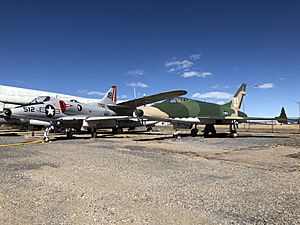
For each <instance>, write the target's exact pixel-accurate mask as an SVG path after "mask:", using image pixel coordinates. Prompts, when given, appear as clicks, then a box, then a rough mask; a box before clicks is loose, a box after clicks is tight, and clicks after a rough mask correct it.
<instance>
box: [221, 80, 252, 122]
mask: <svg viewBox="0 0 300 225" xmlns="http://www.w3.org/2000/svg"><path fill="white" fill-rule="evenodd" d="M246 86H247V85H246V84H245V83H243V84H242V85H241V86H240V88H239V89H238V90H237V92H236V93H235V95H234V97H233V99H232V100H231V101H230V102H228V103H226V104H225V105H226V106H228V107H230V108H232V109H233V110H234V111H235V116H238V111H239V110H240V108H241V105H242V102H243V99H244V96H245V95H246Z"/></svg>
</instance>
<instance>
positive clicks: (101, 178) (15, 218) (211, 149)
mask: <svg viewBox="0 0 300 225" xmlns="http://www.w3.org/2000/svg"><path fill="white" fill-rule="evenodd" d="M11 135H13V134H11ZM99 136H100V137H99V138H97V139H89V138H87V137H88V136H85V135H77V138H75V139H72V140H65V139H64V138H62V137H61V138H57V139H54V137H53V136H52V138H51V139H52V142H50V143H42V144H41V143H39V144H32V145H21V146H17V147H14V146H3V145H4V144H9V143H16V142H17V143H21V142H24V141H32V140H37V139H36V138H32V137H27V138H26V137H24V136H23V134H20V135H19V136H8V135H3V134H0V145H1V147H0V187H1V188H0V224H300V186H299V184H300V179H299V178H300V159H299V157H295V156H297V154H299V152H300V150H299V146H300V138H299V137H298V135H285V134H268V135H264V134H257V133H256V134H255V135H252V134H248V133H243V134H241V135H240V137H239V138H237V139H231V138H208V139H204V138H203V137H201V136H198V137H196V138H191V137H187V136H186V137H185V136H183V137H182V138H179V139H172V138H170V134H168V133H158V132H154V133H152V134H143V133H141V134H139V133H135V134H123V135H116V136H112V135H109V134H105V133H103V134H100V135H99ZM58 137H59V136H58Z"/></svg>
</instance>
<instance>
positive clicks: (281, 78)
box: [278, 77, 286, 80]
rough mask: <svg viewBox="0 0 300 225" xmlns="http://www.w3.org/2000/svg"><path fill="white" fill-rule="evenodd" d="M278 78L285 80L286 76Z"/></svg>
mask: <svg viewBox="0 0 300 225" xmlns="http://www.w3.org/2000/svg"><path fill="white" fill-rule="evenodd" d="M278 80H286V77H280V78H279V79H278Z"/></svg>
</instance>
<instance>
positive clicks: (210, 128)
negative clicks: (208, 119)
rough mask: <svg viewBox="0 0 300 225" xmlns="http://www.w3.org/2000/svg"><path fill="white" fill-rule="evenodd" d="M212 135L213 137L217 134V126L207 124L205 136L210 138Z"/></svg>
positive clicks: (204, 131)
mask: <svg viewBox="0 0 300 225" xmlns="http://www.w3.org/2000/svg"><path fill="white" fill-rule="evenodd" d="M210 133H211V135H216V134H217V131H216V129H215V126H214V125H213V124H206V125H205V127H204V130H203V136H204V137H208V136H209V134H210Z"/></svg>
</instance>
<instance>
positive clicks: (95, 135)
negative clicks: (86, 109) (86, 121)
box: [91, 128, 97, 138]
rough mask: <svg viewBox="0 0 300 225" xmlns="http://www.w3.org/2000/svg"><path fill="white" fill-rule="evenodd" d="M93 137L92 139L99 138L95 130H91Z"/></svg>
mask: <svg viewBox="0 0 300 225" xmlns="http://www.w3.org/2000/svg"><path fill="white" fill-rule="evenodd" d="M91 136H92V138H97V130H96V129H95V128H92V129H91Z"/></svg>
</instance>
